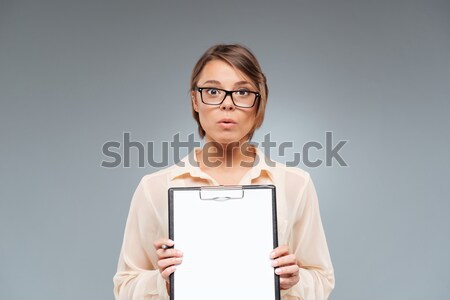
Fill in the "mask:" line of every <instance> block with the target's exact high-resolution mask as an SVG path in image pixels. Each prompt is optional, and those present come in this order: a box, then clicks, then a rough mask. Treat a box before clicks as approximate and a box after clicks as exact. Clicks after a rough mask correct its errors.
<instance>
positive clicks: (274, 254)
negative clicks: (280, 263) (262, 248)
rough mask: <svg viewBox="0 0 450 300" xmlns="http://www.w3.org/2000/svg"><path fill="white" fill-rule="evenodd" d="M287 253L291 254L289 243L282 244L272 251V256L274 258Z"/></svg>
mask: <svg viewBox="0 0 450 300" xmlns="http://www.w3.org/2000/svg"><path fill="white" fill-rule="evenodd" d="M287 254H289V247H288V245H282V246H279V247H277V248H275V249H273V250H272V252H271V253H270V258H272V259H273V258H277V257H280V256H284V255H287Z"/></svg>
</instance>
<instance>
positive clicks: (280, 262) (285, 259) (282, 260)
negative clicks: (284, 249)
mask: <svg viewBox="0 0 450 300" xmlns="http://www.w3.org/2000/svg"><path fill="white" fill-rule="evenodd" d="M293 264H297V258H296V257H295V255H294V254H288V255H285V256H281V257H278V258H276V259H274V260H272V267H282V266H288V265H293Z"/></svg>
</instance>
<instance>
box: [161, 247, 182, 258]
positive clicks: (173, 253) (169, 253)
mask: <svg viewBox="0 0 450 300" xmlns="http://www.w3.org/2000/svg"><path fill="white" fill-rule="evenodd" d="M156 255H157V256H158V259H163V258H168V257H183V252H182V251H181V250H178V249H167V250H163V249H158V250H156Z"/></svg>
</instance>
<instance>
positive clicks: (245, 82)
mask: <svg viewBox="0 0 450 300" xmlns="http://www.w3.org/2000/svg"><path fill="white" fill-rule="evenodd" d="M207 83H212V84H219V85H220V84H221V83H220V81H217V80H207V81H205V82H204V83H203V84H202V85H204V84H207ZM244 84H248V85H250V86H252V87H253V85H252V84H251V83H250V82H248V81H245V80H242V81H238V82H236V83H235V84H234V86H238V85H244Z"/></svg>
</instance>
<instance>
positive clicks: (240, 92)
mask: <svg viewBox="0 0 450 300" xmlns="http://www.w3.org/2000/svg"><path fill="white" fill-rule="evenodd" d="M248 94H249V92H248V91H247V90H245V89H240V90H238V91H236V95H238V96H248Z"/></svg>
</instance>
